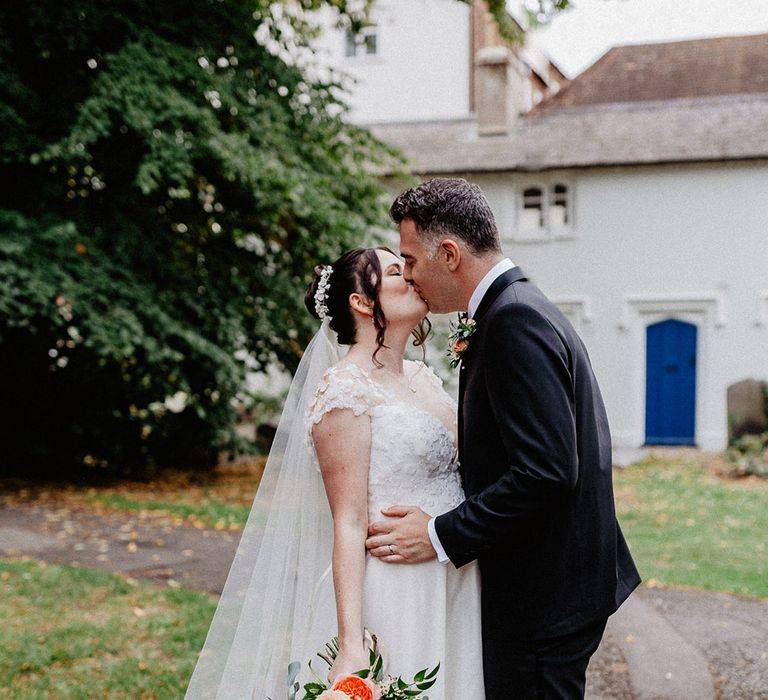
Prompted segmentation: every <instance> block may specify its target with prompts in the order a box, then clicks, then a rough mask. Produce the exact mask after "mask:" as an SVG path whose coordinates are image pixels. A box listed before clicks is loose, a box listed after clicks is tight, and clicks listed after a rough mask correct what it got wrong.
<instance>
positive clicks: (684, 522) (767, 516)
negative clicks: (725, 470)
mask: <svg viewBox="0 0 768 700" xmlns="http://www.w3.org/2000/svg"><path fill="white" fill-rule="evenodd" d="M614 488H615V491H616V504H617V511H618V517H619V521H620V523H621V527H622V530H623V531H624V535H625V537H626V538H627V541H628V543H629V547H630V549H631V551H632V555H633V557H634V558H635V562H636V564H637V566H638V569H639V570H640V575H641V576H642V577H643V580H644V581H645V582H646V583H647V584H650V585H654V584H655V583H659V584H676V585H682V586H693V587H695V588H704V589H708V590H714V591H728V592H731V593H738V594H742V595H750V596H758V597H763V598H768V544H766V542H768V537H767V536H766V533H768V480H765V479H763V480H757V479H742V480H739V479H724V478H720V477H717V476H715V475H714V473H713V470H712V469H708V468H707V467H706V466H705V465H704V464H703V463H702V460H701V459H693V458H692V459H690V460H688V461H684V460H681V461H676V462H672V461H668V460H663V459H658V458H649V459H647V460H645V461H643V462H640V463H638V464H635V465H633V466H631V467H630V468H628V469H624V470H620V471H617V472H614Z"/></svg>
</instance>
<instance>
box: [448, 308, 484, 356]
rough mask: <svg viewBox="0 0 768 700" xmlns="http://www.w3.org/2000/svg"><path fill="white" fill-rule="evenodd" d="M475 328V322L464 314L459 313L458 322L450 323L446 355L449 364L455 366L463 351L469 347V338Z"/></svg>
mask: <svg viewBox="0 0 768 700" xmlns="http://www.w3.org/2000/svg"><path fill="white" fill-rule="evenodd" d="M476 330H477V323H476V322H475V320H474V319H472V318H467V315H466V314H459V320H458V323H456V324H454V323H451V334H450V335H449V336H448V342H449V343H450V345H449V347H448V357H450V358H451V361H450V365H451V367H453V368H455V367H457V366H458V364H459V362H461V358H462V357H464V353H465V352H466V351H467V348H468V347H469V339H470V338H471V337H472V334H473V333H474V332H475V331H476Z"/></svg>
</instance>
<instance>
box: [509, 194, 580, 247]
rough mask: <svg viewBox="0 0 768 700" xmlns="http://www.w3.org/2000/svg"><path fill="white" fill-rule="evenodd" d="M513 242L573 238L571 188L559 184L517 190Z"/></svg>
mask: <svg viewBox="0 0 768 700" xmlns="http://www.w3.org/2000/svg"><path fill="white" fill-rule="evenodd" d="M519 192H520V194H519V199H518V200H517V216H516V217H515V218H516V222H515V227H514V230H513V232H512V238H513V239H515V240H518V241H531V242H540V241H547V240H551V239H553V238H569V237H571V236H572V235H573V230H572V229H573V188H572V187H571V185H568V184H566V182H563V181H561V180H554V181H550V182H546V181H544V182H531V183H529V184H527V185H524V187H523V188H522V190H519Z"/></svg>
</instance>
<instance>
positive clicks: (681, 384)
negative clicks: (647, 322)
mask: <svg viewBox="0 0 768 700" xmlns="http://www.w3.org/2000/svg"><path fill="white" fill-rule="evenodd" d="M695 434H696V326H694V325H692V324H690V323H684V322H683V321H675V320H672V319H669V320H667V321H661V322H660V323H654V324H653V325H651V326H648V328H647V331H646V385H645V442H646V444H648V445H693V444H694V436H695Z"/></svg>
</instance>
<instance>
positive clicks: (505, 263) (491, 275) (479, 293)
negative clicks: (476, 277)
mask: <svg viewBox="0 0 768 700" xmlns="http://www.w3.org/2000/svg"><path fill="white" fill-rule="evenodd" d="M514 266H515V264H514V263H513V262H512V261H511V260H510V259H509V258H504V259H503V260H500V261H499V262H497V263H496V264H495V265H494V266H493V267H492V268H491V269H490V270H488V272H487V273H486V274H485V277H483V279H481V280H480V284H478V285H477V287H475V291H474V292H472V296H471V297H470V298H469V305H468V308H467V315H468V316H469V317H470V318H472V317H473V316H474V315H475V313H477V307H478V306H480V302H481V301H482V300H483V297H484V296H485V293H486V292H487V291H488V289H489V288H490V286H491V285H492V284H493V283H494V282H495V281H496V278H497V277H498V276H499V275H501V274H503V273H504V272H506V271H507V270H511V269H512V268H513V267H514ZM459 410H461V406H459ZM427 532H428V533H429V539H430V542H432V546H433V547H434V548H435V552H437V559H438V561H441V562H446V561H448V555H447V554H446V553H445V549H444V548H443V545H442V544H440V539H439V538H438V536H437V531H436V530H435V519H434V518H431V519H430V520H429V522H428V523H427Z"/></svg>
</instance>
